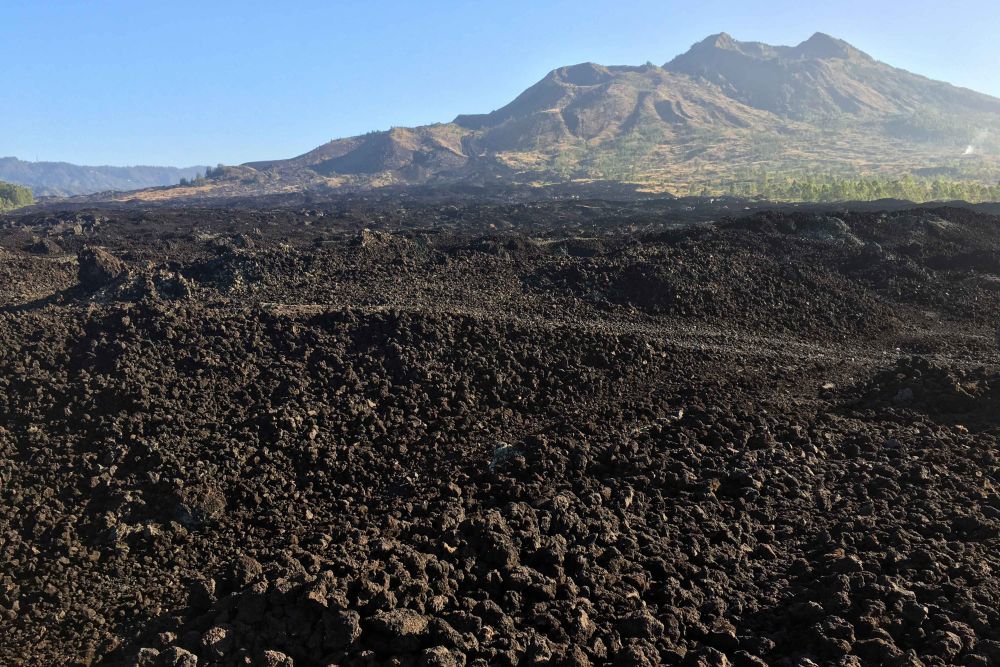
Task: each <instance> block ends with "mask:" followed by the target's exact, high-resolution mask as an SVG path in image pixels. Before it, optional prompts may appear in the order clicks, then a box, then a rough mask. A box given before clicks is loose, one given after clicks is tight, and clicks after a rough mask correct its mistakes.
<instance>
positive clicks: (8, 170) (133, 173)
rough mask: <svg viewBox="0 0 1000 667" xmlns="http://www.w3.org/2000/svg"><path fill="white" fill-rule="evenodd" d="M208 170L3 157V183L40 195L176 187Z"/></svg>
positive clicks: (0, 170)
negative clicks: (118, 165) (21, 187)
mask: <svg viewBox="0 0 1000 667" xmlns="http://www.w3.org/2000/svg"><path fill="white" fill-rule="evenodd" d="M204 171H205V167H187V168H183V169H179V168H176V167H83V166H79V165H75V164H69V163H68V162H26V161H24V160H18V159H17V158H15V157H5V158H0V180H3V181H8V182H10V183H16V184H18V185H23V186H26V187H29V188H31V190H32V191H33V192H34V193H35V194H36V195H39V196H65V195H79V194H89V193H92V192H104V191H107V190H138V189H141V188H150V187H157V186H163V185H176V184H177V183H178V182H179V181H180V179H182V178H188V179H190V178H194V176H195V175H196V174H198V173H204Z"/></svg>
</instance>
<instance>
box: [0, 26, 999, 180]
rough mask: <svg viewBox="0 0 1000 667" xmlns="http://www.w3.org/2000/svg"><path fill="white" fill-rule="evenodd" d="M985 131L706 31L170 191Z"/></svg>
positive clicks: (888, 86)
mask: <svg viewBox="0 0 1000 667" xmlns="http://www.w3.org/2000/svg"><path fill="white" fill-rule="evenodd" d="M997 137H1000V100H998V99H996V98H993V97H989V96H987V95H982V94H980V93H976V92H974V91H971V90H967V89H963V88H957V87H955V86H952V85H949V84H947V83H942V82H938V81H932V80H930V79H927V78H925V77H922V76H918V75H916V74H911V73H909V72H906V71H904V70H901V69H897V68H895V67H892V66H890V65H887V64H885V63H881V62H878V61H877V60H875V59H874V58H872V57H871V56H869V55H867V54H865V53H864V52H862V51H860V50H859V49H857V48H855V47H853V46H851V45H850V44H848V43H847V42H844V41H842V40H838V39H835V38H833V37H830V36H828V35H825V34H822V33H817V34H816V35H814V36H813V37H811V38H810V39H808V40H806V41H805V42H803V43H801V44H799V45H797V46H794V47H788V46H771V45H767V44H761V43H756V42H739V41H737V40H735V39H733V38H732V37H731V36H729V35H727V34H725V33H722V34H719V35H713V36H712V37H709V38H708V39H706V40H703V41H702V42H699V43H698V44H695V45H694V46H693V47H692V48H691V49H690V50H689V51H688V52H686V53H684V54H683V55H680V56H678V57H676V58H674V59H673V60H671V61H670V62H668V63H666V64H665V65H664V66H662V67H659V66H656V65H653V64H646V65H643V66H639V67H631V66H618V67H606V66H603V65H598V64H595V63H583V64H579V65H574V66H571V67H563V68H559V69H556V70H554V71H552V72H550V73H549V74H548V75H546V76H545V77H544V78H543V79H542V80H541V81H539V82H538V83H536V84H535V85H533V86H531V87H530V88H528V89H527V90H526V91H524V92H523V93H522V94H521V95H519V96H518V97H517V98H516V99H514V100H513V101H512V102H511V103H510V104H508V105H506V106H504V107H503V108H501V109H497V110H495V111H493V112H491V113H487V114H475V115H460V116H458V117H457V118H455V120H454V121H453V122H451V123H444V124H438V125H430V126H425V127H417V128H394V129H392V130H390V131H387V132H373V133H370V134H367V135H364V136H359V137H351V138H346V139H339V140H335V141H332V142H330V143H328V144H324V145H323V146H320V147H318V148H316V149H314V150H312V151H310V152H308V153H305V154H303V155H300V156H298V157H296V158H292V159H288V160H272V161H266V162H255V163H249V164H248V165H244V167H243V168H240V169H235V170H231V171H229V172H226V175H224V176H223V177H222V178H217V179H214V180H213V181H212V182H211V183H210V184H209V185H208V186H206V187H204V188H201V189H199V190H198V191H197V193H191V192H188V193H187V194H184V192H183V191H178V196H188V195H189V194H198V195H206V194H209V195H211V194H217V195H223V194H235V193H239V194H248V193H255V192H257V193H263V192H287V191H290V190H296V189H323V188H332V189H343V188H366V187H377V186H380V185H387V184H396V183H404V184H405V183H410V184H423V183H452V182H466V183H495V182H519V183H537V182H555V181H562V180H572V179H605V180H616V181H624V182H631V183H638V184H641V185H643V186H645V187H648V188H649V189H651V190H658V191H670V192H673V193H678V194H689V193H700V192H720V193H721V192H737V191H742V190H741V189H740V188H742V187H743V185H745V184H746V183H754V182H759V181H761V180H763V181H764V182H766V181H767V179H769V178H783V179H801V178H804V177H805V176H806V175H815V174H824V175H829V176H830V177H834V176H836V177H838V178H855V177H858V176H860V175H865V176H870V177H882V178H894V177H900V176H903V175H912V174H916V175H917V176H933V177H939V178H941V177H947V178H950V179H960V180H963V179H964V180H969V181H977V182H982V183H988V182H989V183H995V182H996V181H997V180H998V174H1000V169H998V167H1000V145H998V143H997ZM0 175H2V174H0ZM162 196H163V195H162V194H157V197H158V198H162Z"/></svg>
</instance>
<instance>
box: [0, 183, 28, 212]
mask: <svg viewBox="0 0 1000 667" xmlns="http://www.w3.org/2000/svg"><path fill="white" fill-rule="evenodd" d="M34 203H35V196H34V195H33V194H31V190H29V189H28V188H26V187H24V186H21V185H14V184H13V183H4V182H3V181H0V213H2V212H4V211H13V210H14V209H15V208H21V207H22V206H31V205H32V204H34Z"/></svg>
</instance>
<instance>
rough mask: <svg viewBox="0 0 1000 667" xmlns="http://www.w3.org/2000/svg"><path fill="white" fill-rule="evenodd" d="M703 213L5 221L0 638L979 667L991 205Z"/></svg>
mask: <svg viewBox="0 0 1000 667" xmlns="http://www.w3.org/2000/svg"><path fill="white" fill-rule="evenodd" d="M897 208H898V207H897ZM708 218H710V219H707V220H700V219H698V220H696V219H694V216H689V217H687V218H686V217H685V216H683V215H679V214H674V213H672V212H670V211H667V210H664V209H661V208H658V206H657V205H656V203H655V202H652V203H642V202H632V203H627V202H626V203H618V202H609V201H600V200H592V201H586V200H569V201H548V202H534V203H531V202H521V203H510V204H501V203H469V202H462V201H456V202H452V203H447V202H444V203H442V202H429V201H423V202H415V201H411V202H407V201H403V200H393V201H389V202H382V203H377V202H374V201H373V202H368V203H365V202H363V201H361V200H358V201H354V202H352V203H350V204H343V203H341V204H338V203H336V202H334V203H329V204H322V205H320V204H317V205H316V206H315V207H303V206H290V207H288V206H286V207H275V208H259V209H253V208H246V209H211V208H205V209H171V208H146V209H140V208H127V207H120V208H115V209H107V210H97V209H93V210H76V211H64V212H59V211H45V210H40V211H36V212H27V213H22V214H20V215H13V214H10V215H7V216H6V217H0V664H2V665H112V666H119V667H124V666H126V665H127V666H134V667H139V666H141V667H161V666H163V667H166V666H170V667H196V666H202V667H204V666H211V665H227V666H229V665H233V666H235V665H254V666H257V665H260V666H267V667H292V666H293V665H294V666H295V667H311V666H317V667H319V666H330V665H399V666H404V665H405V666H410V665H433V666H438V667H462V666H466V667H472V666H477V667H478V666H486V665H522V664H523V665H578V666H582V665H634V666H637V667H638V666H646V665H659V664H666V665H689V666H711V667H721V666H725V665H736V666H739V667H754V666H763V665H784V666H800V667H808V666H810V665H844V666H849V665H907V666H917V665H967V666H980V665H982V666H988V665H1000V446H998V436H1000V352H998V350H997V337H996V331H997V325H998V324H1000V217H994V216H991V215H988V214H986V213H985V212H975V211H972V210H969V209H964V208H924V209H919V208H913V209H903V208H899V209H898V210H893V211H890V212H877V211H872V210H865V211H855V212H852V211H848V210H832V209H831V210H826V211H820V210H812V211H793V210H790V209H788V208H786V209H782V210H776V211H770V212H769V211H766V210H746V211H743V210H738V211H730V212H728V213H725V214H721V215H714V214H713V215H711V216H708Z"/></svg>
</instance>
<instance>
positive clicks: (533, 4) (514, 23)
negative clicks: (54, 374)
mask: <svg viewBox="0 0 1000 667" xmlns="http://www.w3.org/2000/svg"><path fill="white" fill-rule="evenodd" d="M0 9H2V16H3V17H4V18H3V21H2V22H0V62H2V63H3V74H4V77H3V78H4V80H5V83H4V90H5V92H4V95H3V97H0V156H5V155H16V156H17V157H20V158H22V159H27V160H34V159H36V158H37V159H41V160H66V161H70V162H76V163H79V164H117V165H126V164H166V165H178V166H182V165H190V164H215V163H218V162H223V163H227V164H234V163H239V162H246V161H250V160H257V159H271V158H281V157H291V156H293V155H297V154H299V153H302V152H305V151H307V150H309V149H311V148H313V147H315V146H317V145H319V144H321V143H323V142H325V141H328V140H330V139H332V138H335V137H341V136H350V135H353V134H358V133H361V132H365V131H368V130H373V129H385V128H388V127H391V126H393V125H418V124H424V123H431V122H437V121H448V120H451V119H452V118H454V117H455V116H456V115H457V114H459V113H479V112H487V111H490V110H492V109H495V108H497V107H500V106H503V105H504V104H506V103H507V102H508V101H510V100H511V99H512V98H513V97H514V96H516V95H517V94H518V93H520V92H521V91H522V90H523V89H524V88H526V87H527V86H529V85H531V84H532V83H534V82H535V81H537V80H538V79H540V78H541V77H542V76H544V75H545V73H546V72H548V71H549V70H551V69H553V68H555V67H559V66H562V65H568V64H573V63H578V62H584V61H588V60H589V61H594V62H599V63H602V64H607V65H615V64H641V63H644V62H646V61H652V62H654V63H656V64H663V63H664V62H666V61H667V60H669V59H670V58H672V57H673V56H674V55H676V54H678V53H680V52H683V51H685V50H687V48H688V47H689V46H690V45H691V44H693V43H694V42H696V41H699V40H700V39H702V38H704V37H706V36H707V35H709V34H712V33H717V32H721V31H726V32H729V33H731V34H732V35H733V36H734V37H736V38H737V39H742V40H756V41H765V42H770V43H775V44H795V43H798V42H800V41H802V40H804V39H806V38H807V37H809V36H810V35H811V34H812V33H814V32H816V31H823V32H828V33H830V34H833V35H835V36H837V37H841V38H843V39H846V40H847V41H849V42H851V43H852V44H854V45H855V46H857V47H859V48H861V49H862V50H864V51H867V52H868V53H870V54H871V55H873V56H875V57H876V58H878V59H880V60H884V61H886V62H888V63H890V64H893V65H897V66H899V67H903V68H905V69H909V70H911V71H914V72H917V73H920V74H925V75H927V76H931V77H933V78H938V79H944V80H947V81H950V82H952V83H956V84H959V85H964V86H968V87H971V88H975V89H977V90H980V91H983V92H987V93H991V94H993V95H997V96H1000V39H998V37H997V34H998V33H997V29H998V27H1000V3H998V2H996V0H965V1H963V0H953V1H951V2H940V0H935V1H930V0H909V1H907V2H900V1H897V0H891V1H880V0H868V1H865V2H859V1H855V0H837V1H835V2H823V3H808V2H802V0H771V1H769V0H757V1H756V2H745V1H742V0H686V1H684V2H674V1H672V0H660V1H651V0H650V1H647V0H637V1H633V2H629V1H628V0H617V1H616V0H603V1H601V2H594V1H591V0H573V1H569V0H566V1H563V0H555V1H549V2H546V1H545V0H535V1H521V0H506V1H505V2H476V1H472V0H469V1H466V2H446V1H439V0H418V1H414V0H409V1H381V0H367V1H364V2H360V1H354V0H343V1H340V2H337V1H332V0H328V1H326V2H312V1H309V2H306V1H302V2H295V1H294V0H289V1H288V2H285V3H277V2H273V1H269V2H257V1H256V0H241V1H239V2H230V1H229V0H211V1H208V2H206V1H205V0H200V1H199V2H189V1H188V0H171V1H169V2H164V1H163V0H160V1H157V2H153V1H152V0H145V1H143V0H128V1H124V0H105V1H102V0H92V1H85V0H79V1H75V2H70V1H63V2H60V1H57V0H49V1H46V0H0Z"/></svg>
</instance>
